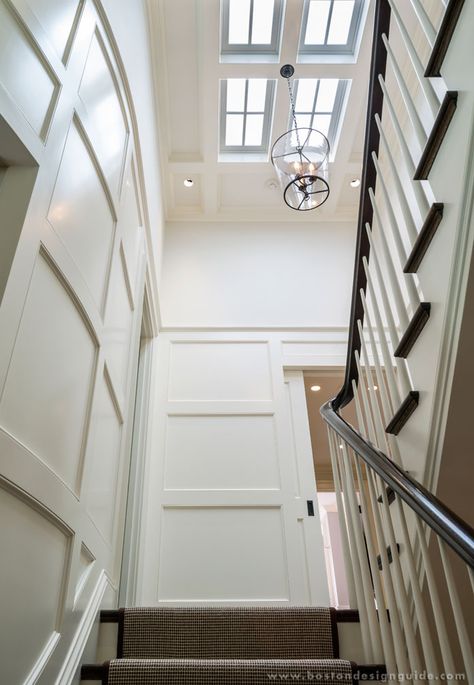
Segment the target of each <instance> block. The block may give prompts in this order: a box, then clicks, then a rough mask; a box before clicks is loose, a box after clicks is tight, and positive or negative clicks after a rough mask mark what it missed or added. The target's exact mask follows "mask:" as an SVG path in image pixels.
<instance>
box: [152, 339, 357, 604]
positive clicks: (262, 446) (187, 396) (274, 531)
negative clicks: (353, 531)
mask: <svg viewBox="0 0 474 685" xmlns="http://www.w3.org/2000/svg"><path fill="white" fill-rule="evenodd" d="M343 337H344V333H343V332H342V331H341V332H334V331H333V332H332V339H334V340H335V342H334V344H331V342H330V339H331V338H330V336H329V333H328V332H324V331H323V332H322V331H319V332H318V331H314V332H307V333H304V332H303V333H295V334H291V333H288V332H284V331H281V332H243V331H234V332H230V331H221V332H210V331H208V332H203V331H201V332H198V331H196V332H193V331H190V332H179V331H176V332H174V333H173V332H166V333H162V335H161V336H160V338H159V339H158V341H156V342H155V347H156V355H155V357H156V364H155V367H154V371H153V376H152V382H153V385H154V394H155V398H154V404H153V409H152V413H151V435H150V451H149V460H148V464H147V475H146V478H145V483H146V492H145V493H144V495H145V499H146V500H147V502H148V505H147V508H146V513H145V516H144V522H143V531H142V535H141V540H142V541H143V542H142V550H141V559H142V563H141V568H140V583H139V585H140V587H141V588H142V595H141V597H140V598H139V600H140V602H141V603H143V604H153V605H155V604H158V605H160V604H190V603H191V604H210V603H215V604H229V605H232V604H262V603H263V604H283V605H284V604H287V605H296V604H327V603H328V600H329V593H328V587H327V581H326V577H325V570H324V556H323V555H324V551H323V544H322V534H321V530H320V521H319V516H318V511H317V499H316V485H315V478H314V469H313V463H312V450H311V444H310V438H309V427H308V420H307V410H306V401H305V394H304V384H303V376H302V372H301V371H294V372H292V375H291V374H290V376H288V377H286V376H285V375H284V366H287V367H289V368H291V367H292V366H293V368H299V367H298V364H299V358H300V355H299V354H298V355H297V357H298V361H297V363H295V364H292V363H291V360H290V359H289V358H290V357H291V354H288V346H291V345H296V344H297V343H300V344H301V345H305V346H306V347H305V357H306V361H307V363H308V366H310V367H312V368H316V367H318V366H324V365H325V363H327V359H328V355H327V350H326V348H327V347H328V346H330V349H331V351H332V356H330V358H331V360H332V359H333V358H336V357H338V354H339V347H341V348H342V343H343ZM325 338H328V340H329V342H325V343H324V345H325V347H324V350H323V354H321V353H320V347H321V345H320V343H321V341H322V340H324V339H325ZM331 345H332V346H331ZM308 499H311V500H313V502H314V505H315V514H316V515H315V516H314V517H310V518H308V512H307V500H308Z"/></svg>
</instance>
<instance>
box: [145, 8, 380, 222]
mask: <svg viewBox="0 0 474 685" xmlns="http://www.w3.org/2000/svg"><path fill="white" fill-rule="evenodd" d="M367 1H368V2H369V4H370V7H369V12H368V16H367V20H366V21H365V24H364V26H363V35H362V41H361V45H360V49H359V52H358V55H357V61H356V63H346V64H344V63H338V64H334V63H332V64H327V63H326V64H324V63H323V64H307V63H305V64H298V63H297V51H298V39H299V32H300V25H301V16H302V11H303V0H286V8H285V17H284V24H283V36H282V46H281V54H280V63H279V64H275V63H273V64H268V63H257V64H249V63H242V64H221V63H220V62H219V26H220V2H219V0H148V5H149V14H150V25H151V37H152V49H153V52H154V71H155V88H156V98H157V110H158V117H159V121H158V128H159V133H160V144H161V159H162V167H163V180H164V195H165V197H164V201H165V209H166V219H167V220H168V221H190V220H192V221H233V222H235V221H253V222H255V221H271V222H275V221H303V222H305V221H310V222H314V221H324V222H327V221H353V220H355V219H356V217H357V208H358V201H359V189H353V188H351V187H350V186H349V182H350V180H351V179H352V178H354V177H358V176H360V172H361V166H362V150H363V143H364V123H365V110H366V101H367V82H368V73H369V65H370V51H371V34H372V15H373V5H374V0H367ZM286 63H290V64H293V65H294V66H295V69H296V71H295V78H298V77H306V78H344V79H351V80H352V85H351V89H350V93H349V97H348V100H347V107H346V111H345V114H344V119H343V124H342V129H341V134H340V137H339V143H338V146H337V150H336V156H335V159H334V162H332V163H331V164H330V167H329V185H330V188H331V194H330V197H329V199H328V201H327V202H326V203H325V204H324V206H322V207H321V208H318V209H316V210H314V211H311V212H296V211H294V210H291V209H289V208H288V207H286V205H285V204H284V202H283V199H282V195H281V192H280V190H279V188H278V189H272V188H269V187H268V181H269V180H270V179H272V178H275V174H274V171H273V167H272V165H271V162H270V161H267V162H238V163H236V162H218V128H219V81H220V79H225V78H239V77H240V78H252V77H253V78H273V79H277V80H278V81H277V91H276V98H275V111H274V118H273V127H272V133H271V140H272V141H274V140H275V139H276V138H277V137H278V135H280V134H281V133H283V132H284V131H285V130H286V129H287V125H288V114H289V102H288V90H287V84H286V81H285V80H284V79H282V78H281V77H280V75H279V71H280V66H281V65H282V64H286ZM188 177H190V178H192V179H193V180H194V186H193V187H192V188H185V187H184V186H183V181H184V179H185V178H188Z"/></svg>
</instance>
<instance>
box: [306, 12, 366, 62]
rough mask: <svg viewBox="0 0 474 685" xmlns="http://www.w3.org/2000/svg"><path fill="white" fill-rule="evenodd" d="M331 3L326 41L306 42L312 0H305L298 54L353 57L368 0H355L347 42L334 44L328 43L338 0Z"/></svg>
mask: <svg viewBox="0 0 474 685" xmlns="http://www.w3.org/2000/svg"><path fill="white" fill-rule="evenodd" d="M329 2H330V3H331V5H330V8H329V16H328V22H327V26H326V35H325V38H324V43H322V44H321V43H305V36H306V30H307V26H308V15H309V7H310V4H311V0H304V5H303V16H302V20H301V31H300V41H299V47H298V54H299V55H301V56H310V55H313V56H314V55H316V56H321V57H323V56H346V57H351V56H353V55H354V54H355V51H356V47H357V39H358V37H359V31H360V28H361V25H362V19H363V16H364V5H365V3H366V2H367V0H354V9H353V11H352V18H351V24H350V27H349V34H348V36H347V41H346V42H345V43H339V44H337V43H335V44H333V45H328V44H327V39H328V35H329V29H330V26H331V17H332V12H333V9H334V3H335V2H337V0H329Z"/></svg>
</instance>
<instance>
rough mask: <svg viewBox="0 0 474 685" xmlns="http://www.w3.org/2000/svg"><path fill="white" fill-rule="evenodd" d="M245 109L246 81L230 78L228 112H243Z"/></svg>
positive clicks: (228, 82)
mask: <svg viewBox="0 0 474 685" xmlns="http://www.w3.org/2000/svg"><path fill="white" fill-rule="evenodd" d="M244 108H245V79H244V78H230V79H229V80H228V81H227V107H226V109H227V111H228V112H243V111H244Z"/></svg>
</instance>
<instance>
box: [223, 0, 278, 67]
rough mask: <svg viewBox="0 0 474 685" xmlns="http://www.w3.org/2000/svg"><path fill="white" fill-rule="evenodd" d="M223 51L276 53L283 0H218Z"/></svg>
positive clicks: (244, 54)
mask: <svg viewBox="0 0 474 685" xmlns="http://www.w3.org/2000/svg"><path fill="white" fill-rule="evenodd" d="M221 3H222V4H221V13H222V28H221V53H222V54H223V55H234V56H239V55H240V56H242V57H244V58H245V56H247V57H248V56H249V55H277V54H278V47H279V39H280V32H281V19H282V0H221Z"/></svg>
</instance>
